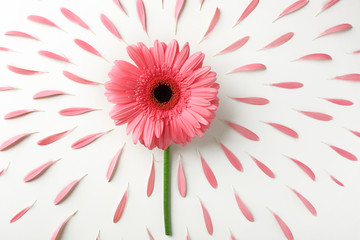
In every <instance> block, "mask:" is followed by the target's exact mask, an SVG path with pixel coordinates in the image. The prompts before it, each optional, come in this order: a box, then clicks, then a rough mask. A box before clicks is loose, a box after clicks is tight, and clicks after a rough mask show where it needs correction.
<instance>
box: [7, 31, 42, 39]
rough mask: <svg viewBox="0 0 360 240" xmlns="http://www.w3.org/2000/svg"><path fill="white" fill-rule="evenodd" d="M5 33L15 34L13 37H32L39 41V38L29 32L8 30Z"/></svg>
mask: <svg viewBox="0 0 360 240" xmlns="http://www.w3.org/2000/svg"><path fill="white" fill-rule="evenodd" d="M5 35H7V36H15V37H24V38H30V39H34V40H37V41H39V39H38V38H37V37H34V36H32V35H30V34H27V33H24V32H20V31H8V32H6V33H5Z"/></svg>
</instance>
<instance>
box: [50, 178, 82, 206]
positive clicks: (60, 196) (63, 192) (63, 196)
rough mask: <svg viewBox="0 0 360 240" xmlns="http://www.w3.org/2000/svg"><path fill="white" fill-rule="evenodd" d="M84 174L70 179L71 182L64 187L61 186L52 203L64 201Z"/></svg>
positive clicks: (56, 203)
mask: <svg viewBox="0 0 360 240" xmlns="http://www.w3.org/2000/svg"><path fill="white" fill-rule="evenodd" d="M86 175H87V174H86ZM86 175H84V176H83V177H81V178H79V179H77V180H74V181H72V182H71V183H69V184H68V185H67V186H66V187H65V188H63V189H62V190H61V191H60V192H59V194H58V195H57V196H56V198H55V200H54V204H55V205H58V204H59V203H61V202H62V201H64V200H65V199H66V198H67V197H68V196H69V195H70V194H71V193H72V191H73V190H74V188H75V187H76V186H77V184H78V183H79V182H80V180H81V179H83V178H84V177H85V176H86Z"/></svg>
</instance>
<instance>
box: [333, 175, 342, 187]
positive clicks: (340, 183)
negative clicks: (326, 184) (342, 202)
mask: <svg viewBox="0 0 360 240" xmlns="http://www.w3.org/2000/svg"><path fill="white" fill-rule="evenodd" d="M330 178H331V180H333V181H334V182H335V183H336V184H338V185H339V186H341V187H344V184H343V183H342V182H340V181H339V180H338V179H337V178H335V177H334V176H332V175H330Z"/></svg>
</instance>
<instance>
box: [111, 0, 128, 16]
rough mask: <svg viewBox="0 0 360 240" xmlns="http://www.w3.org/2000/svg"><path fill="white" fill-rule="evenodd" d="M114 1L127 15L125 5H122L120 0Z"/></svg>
mask: <svg viewBox="0 0 360 240" xmlns="http://www.w3.org/2000/svg"><path fill="white" fill-rule="evenodd" d="M113 2H114V3H115V4H116V6H118V8H120V10H121V11H122V12H123V13H125V14H126V15H127V13H126V12H125V10H124V8H123V6H122V5H121V2H120V0H113Z"/></svg>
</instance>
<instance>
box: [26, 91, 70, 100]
mask: <svg viewBox="0 0 360 240" xmlns="http://www.w3.org/2000/svg"><path fill="white" fill-rule="evenodd" d="M67 94H68V93H66V92H63V91H58V90H44V91H40V92H38V93H36V94H35V95H34V96H33V99H41V98H47V97H54V96H59V95H67Z"/></svg>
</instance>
